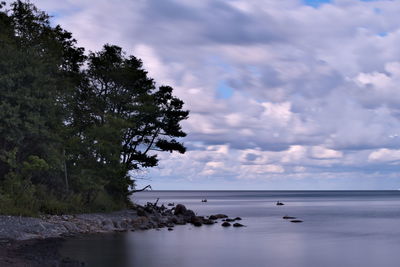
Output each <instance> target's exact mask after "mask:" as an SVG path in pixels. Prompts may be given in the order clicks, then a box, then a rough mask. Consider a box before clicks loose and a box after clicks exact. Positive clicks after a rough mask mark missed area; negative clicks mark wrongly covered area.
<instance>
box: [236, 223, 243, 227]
mask: <svg viewBox="0 0 400 267" xmlns="http://www.w3.org/2000/svg"><path fill="white" fill-rule="evenodd" d="M243 226H244V225H243V224H241V223H234V224H233V227H243Z"/></svg>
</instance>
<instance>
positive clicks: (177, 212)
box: [174, 204, 187, 215]
mask: <svg viewBox="0 0 400 267" xmlns="http://www.w3.org/2000/svg"><path fill="white" fill-rule="evenodd" d="M186 211H187V209H186V207H185V205H182V204H178V205H176V207H175V212H174V215H183V214H185V212H186Z"/></svg>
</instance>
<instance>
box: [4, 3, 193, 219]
mask: <svg viewBox="0 0 400 267" xmlns="http://www.w3.org/2000/svg"><path fill="white" fill-rule="evenodd" d="M3 6H4V4H0V201H3V202H7V203H11V204H9V206H13V207H15V208H16V210H17V211H18V212H21V210H22V211H25V212H32V211H35V210H36V211H42V212H66V211H82V210H85V211H91V210H107V209H116V208H120V207H122V206H124V205H125V204H126V203H127V202H129V199H128V196H129V194H130V193H132V192H133V190H132V189H133V188H134V178H133V177H132V176H131V175H130V173H131V171H133V170H138V169H141V168H148V167H154V166H156V165H157V164H158V158H157V153H158V152H163V151H168V152H174V151H178V152H180V153H184V152H185V150H186V149H185V147H184V145H183V144H182V143H180V142H179V141H178V139H177V138H180V137H184V136H186V134H185V133H184V132H183V131H182V128H181V126H180V122H181V121H182V120H184V119H186V118H187V117H188V114H189V112H188V111H186V110H184V109H183V101H182V100H180V99H178V98H177V97H174V96H173V94H172V91H173V89H172V88H171V87H169V86H160V87H158V88H157V87H156V86H155V82H154V81H153V80H152V79H151V78H149V77H148V76H147V72H146V71H145V70H144V69H143V66H142V62H141V60H139V59H137V58H136V57H134V56H126V54H125V53H124V52H123V51H122V48H120V47H118V46H113V45H105V46H104V47H103V49H102V50H101V51H99V52H91V53H89V55H88V56H86V55H85V54H84V49H83V48H80V47H77V46H76V40H75V39H73V38H72V34H71V33H69V32H67V31H65V30H63V29H62V28H61V27H60V26H55V27H52V26H51V25H50V22H49V16H48V15H47V14H45V13H44V12H41V11H39V10H38V9H37V8H36V7H35V6H34V5H33V4H31V3H29V2H22V1H16V2H14V3H13V4H11V9H10V10H9V11H1V10H2V8H3ZM84 66H85V67H84ZM1 212H4V211H2V209H1V207H0V213H1Z"/></svg>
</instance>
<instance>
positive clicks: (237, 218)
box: [234, 217, 242, 221]
mask: <svg viewBox="0 0 400 267" xmlns="http://www.w3.org/2000/svg"><path fill="white" fill-rule="evenodd" d="M234 220H235V221H240V220H242V218H240V217H236V218H235V219H234Z"/></svg>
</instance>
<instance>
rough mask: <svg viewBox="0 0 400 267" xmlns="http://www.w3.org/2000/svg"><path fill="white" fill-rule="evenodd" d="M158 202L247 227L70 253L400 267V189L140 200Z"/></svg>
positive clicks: (167, 266)
mask: <svg viewBox="0 0 400 267" xmlns="http://www.w3.org/2000/svg"><path fill="white" fill-rule="evenodd" d="M157 197H159V198H160V201H159V203H160V204H161V203H168V202H175V203H183V204H185V205H186V206H187V207H188V208H190V209H193V210H194V211H195V212H196V213H197V214H198V215H210V214H214V213H225V214H227V215H229V216H231V217H236V216H240V217H242V218H243V220H242V221H241V223H243V224H245V225H247V227H245V228H223V227H221V226H220V225H219V224H218V225H211V226H202V227H200V228H196V227H193V226H189V225H186V226H177V227H175V230H174V231H171V232H169V231H167V230H166V229H162V230H160V231H156V230H149V231H137V232H129V233H123V234H107V235H93V236H88V237H84V238H79V239H74V240H69V241H67V242H65V244H64V247H63V249H62V253H63V255H65V256H69V257H72V258H76V259H80V260H82V261H85V262H86V263H87V266H96V267H99V266H114V267H117V266H118V267H119V266H121V267H125V266H135V267H204V266H208V267H217V266H218V267H219V266H229V267H239V266H243V267H246V266H254V267H259V266H271V267H303V266H304V267H305V266H307V267H322V266H323V267H338V266H364V267H377V266H380V267H386V266H387V267H389V266H393V267H396V266H400V191H189V192H188V191H158V192H156V191H152V192H143V193H138V194H136V195H135V196H134V197H133V199H134V201H136V202H138V203H141V204H144V203H146V202H147V201H150V202H154V201H155V200H156V198H157ZM203 198H207V199H208V202H207V203H201V202H200V200H201V199H203ZM278 200H279V201H281V202H284V203H285V205H284V206H276V205H275V203H276V201H278ZM284 215H290V216H295V217H298V218H299V219H302V220H303V221H304V222H303V223H300V224H294V223H290V222H289V221H285V220H283V219H282V216H284Z"/></svg>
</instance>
